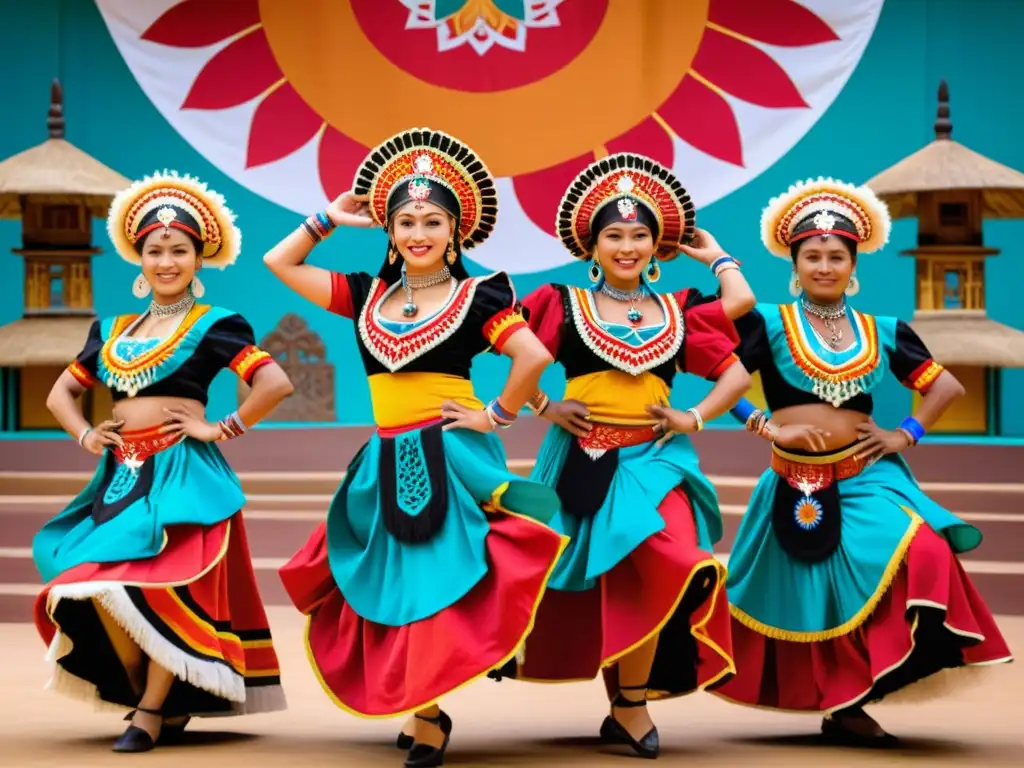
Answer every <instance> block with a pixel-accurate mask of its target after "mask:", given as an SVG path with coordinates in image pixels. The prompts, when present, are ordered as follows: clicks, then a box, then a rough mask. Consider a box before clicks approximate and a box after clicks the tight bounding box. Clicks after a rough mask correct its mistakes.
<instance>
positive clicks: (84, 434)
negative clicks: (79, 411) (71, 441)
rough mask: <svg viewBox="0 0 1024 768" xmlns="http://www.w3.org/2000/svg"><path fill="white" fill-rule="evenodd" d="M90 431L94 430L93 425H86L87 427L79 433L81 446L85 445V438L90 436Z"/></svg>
mask: <svg viewBox="0 0 1024 768" xmlns="http://www.w3.org/2000/svg"><path fill="white" fill-rule="evenodd" d="M90 432H92V427H90V426H89V425H86V426H85V428H84V429H83V430H82V431H81V433H80V434H79V435H78V445H79V447H80V448H84V447H85V438H86V437H88V436H89V433H90Z"/></svg>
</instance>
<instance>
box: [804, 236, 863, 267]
mask: <svg viewBox="0 0 1024 768" xmlns="http://www.w3.org/2000/svg"><path fill="white" fill-rule="evenodd" d="M832 237H835V238H836V239H837V240H839V242H841V243H842V244H843V245H844V246H846V250H847V251H849V253H850V258H851V259H853V263H854V264H856V263H857V241H856V240H853V239H851V238H849V237H843V236H842V235H832ZM813 239H814V238H813V237H805V238H804V239H803V240H797V241H796V242H795V243H792V244H791V245H790V246H789V255H790V257H791V258H792V259H793V263H794V264H796V257H797V255H798V254H799V253H800V246H802V245H803V244H804V243H808V242H810V241H811V240H813Z"/></svg>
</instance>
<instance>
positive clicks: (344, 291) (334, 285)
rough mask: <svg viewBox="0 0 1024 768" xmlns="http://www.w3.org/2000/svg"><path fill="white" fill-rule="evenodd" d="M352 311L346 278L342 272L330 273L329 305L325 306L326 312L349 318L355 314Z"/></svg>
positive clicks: (350, 293)
mask: <svg viewBox="0 0 1024 768" xmlns="http://www.w3.org/2000/svg"><path fill="white" fill-rule="evenodd" d="M352 309H353V308H352V290H351V289H350V288H349V287H348V276H347V275H345V273H344V272H331V303H330V304H328V305H327V311H328V312H333V313H334V314H336V315H341V316H342V317H348V318H351V317H353V316H354V314H355V313H354V312H353V311H352Z"/></svg>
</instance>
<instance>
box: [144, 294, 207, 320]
mask: <svg viewBox="0 0 1024 768" xmlns="http://www.w3.org/2000/svg"><path fill="white" fill-rule="evenodd" d="M195 303H196V297H195V296H193V295H192V294H191V293H186V294H185V295H184V296H182V297H181V298H180V299H178V300H177V301H176V302H174V303H173V304H157V303H156V302H155V301H151V302H149V314H150V315H152V316H153V317H171V316H172V315H180V314H181V313H182V312H187V311H188V310H190V309H192V305H193V304H195Z"/></svg>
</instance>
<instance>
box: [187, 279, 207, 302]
mask: <svg viewBox="0 0 1024 768" xmlns="http://www.w3.org/2000/svg"><path fill="white" fill-rule="evenodd" d="M189 288H190V289H191V290H192V295H193V296H195V297H196V298H197V299H201V298H203V296H205V295H206V286H205V285H203V282H202V280H200V279H199V275H195V276H194V277H193V278H192V283H191V285H190V286H189Z"/></svg>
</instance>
